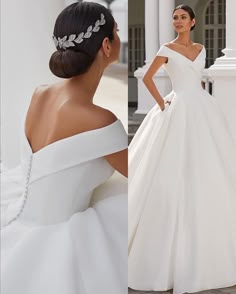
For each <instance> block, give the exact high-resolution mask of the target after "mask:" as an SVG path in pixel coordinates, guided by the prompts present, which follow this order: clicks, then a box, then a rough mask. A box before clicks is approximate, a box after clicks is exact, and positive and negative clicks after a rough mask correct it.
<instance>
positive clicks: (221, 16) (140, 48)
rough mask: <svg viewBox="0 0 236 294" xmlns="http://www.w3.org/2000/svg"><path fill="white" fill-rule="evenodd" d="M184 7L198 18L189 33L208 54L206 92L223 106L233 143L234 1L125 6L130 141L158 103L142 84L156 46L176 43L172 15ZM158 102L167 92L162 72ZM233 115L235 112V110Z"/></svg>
mask: <svg viewBox="0 0 236 294" xmlns="http://www.w3.org/2000/svg"><path fill="white" fill-rule="evenodd" d="M183 3H184V4H187V5H189V6H191V7H192V8H193V10H194V11H195V14H196V27H195V29H194V30H193V31H192V32H191V37H192V40H193V41H194V42H198V43H201V44H204V46H205V48H206V52H207V57H206V67H205V70H204V72H203V76H202V81H203V83H204V84H205V89H206V90H207V91H208V92H209V93H210V94H212V95H213V96H214V97H215V98H216V100H217V102H218V103H219V104H220V105H221V106H222V110H223V111H225V114H226V116H227V118H228V120H229V123H230V125H231V126H232V131H233V132H234V134H235V137H236V128H235V127H234V126H236V118H235V114H234V111H233V109H232V106H233V105H234V107H236V99H235V95H232V93H234V92H235V91H236V88H235V87H236V84H235V82H236V37H235V29H236V18H235V16H234V12H235V11H236V1H235V0H185V1H182V0H168V1H163V0H129V3H128V11H129V17H128V20H129V21H128V28H129V66H128V69H129V81H128V83H129V87H128V88H129V140H130V141H131V139H132V138H133V136H134V134H135V132H136V130H137V129H138V127H139V125H140V123H141V121H142V120H143V118H144V117H145V115H146V114H147V112H148V111H149V110H150V109H151V108H152V107H153V105H154V104H155V103H156V102H155V100H154V99H153V98H152V97H151V95H150V94H149V92H148V91H147V89H146V88H145V86H144V84H143V82H142V78H143V76H144V74H145V72H146V70H147V68H148V67H149V65H150V63H151V61H152V60H153V59H154V57H155V55H156V53H157V51H158V50H159V48H160V46H161V45H162V44H164V43H167V42H170V41H171V40H173V39H174V38H175V37H176V34H175V31H174V29H173V27H172V12H173V10H174V8H175V7H176V6H178V5H180V4H183ZM154 80H155V83H156V85H157V86H158V89H159V90H160V93H161V94H162V96H165V95H166V94H167V93H168V92H170V91H171V83H170V80H169V78H168V75H167V73H166V72H165V70H164V69H163V68H161V70H160V71H158V73H157V74H156V75H155V77H154ZM234 109H235V108H234Z"/></svg>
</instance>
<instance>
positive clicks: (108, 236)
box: [1, 2, 127, 294]
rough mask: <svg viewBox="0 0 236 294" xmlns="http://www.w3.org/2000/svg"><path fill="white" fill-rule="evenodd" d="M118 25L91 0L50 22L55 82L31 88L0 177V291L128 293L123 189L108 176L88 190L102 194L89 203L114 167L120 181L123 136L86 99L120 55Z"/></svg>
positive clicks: (103, 111)
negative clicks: (18, 152) (16, 141)
mask: <svg viewBox="0 0 236 294" xmlns="http://www.w3.org/2000/svg"><path fill="white" fill-rule="evenodd" d="M117 31H118V29H117V24H116V23H115V21H114V18H113V17H112V15H111V13H110V11H109V10H108V9H106V8H105V7H104V6H102V5H99V4H97V3H93V2H82V3H75V4H72V5H70V6H68V7H67V8H65V9H64V10H63V11H62V12H61V13H60V15H59V16H58V18H57V20H56V23H55V27H54V32H53V40H54V43H55V46H56V51H55V52H54V53H53V54H52V56H51V59H50V63H49V66H50V69H51V71H52V73H53V74H54V75H56V76H57V77H61V78H63V80H62V81H61V82H59V83H57V84H53V85H46V86H40V87H38V88H37V89H36V90H35V92H34V94H33V97H32V100H31V103H30V106H29V109H28V112H27V115H26V118H25V121H24V125H23V128H22V157H21V165H20V167H19V168H18V169H16V170H14V171H6V172H4V173H3V174H2V177H1V185H2V187H1V192H2V193H1V194H2V195H1V209H2V214H1V216H2V222H1V224H2V230H1V293H2V294H14V293H18V294H32V293H34V294H41V293H57V294H67V293H69V294H93V293H97V294H104V293H111V291H112V293H114V294H121V293H125V292H126V291H127V220H126V216H127V200H126V197H127V194H125V193H124V190H125V189H123V191H122V189H121V188H120V184H119V183H117V182H116V181H115V182H114V181H113V182H110V183H109V185H108V186H107V188H106V186H103V188H102V189H100V193H98V192H97V193H96V195H95V197H96V196H97V197H103V198H104V196H107V197H106V198H105V199H103V200H100V201H97V202H96V204H95V205H94V206H93V207H90V206H89V205H90V200H91V197H92V195H93V197H94V193H93V192H94V190H95V189H96V188H97V187H98V186H100V185H101V184H102V183H105V182H107V180H108V179H109V178H110V177H111V175H112V174H113V172H114V171H115V170H117V171H118V172H120V173H121V174H122V175H123V176H125V177H127V134H126V132H125V130H124V128H123V126H122V124H121V121H120V120H119V119H117V118H116V116H115V115H114V114H113V113H112V112H110V111H109V110H107V109H104V108H101V107H99V106H97V105H95V104H94V103H93V96H94V94H95V92H96V89H97V87H98V85H99V82H100V79H101V77H102V75H103V72H104V70H105V68H106V67H107V66H108V65H109V64H111V63H113V62H114V61H116V60H118V56H119V50H120V40H119V37H118V34H117ZM16 171H17V172H16ZM111 183H113V184H114V185H112V186H111ZM120 183H121V184H122V183H125V181H123V179H122V176H121V182H120ZM118 186H119V187H118ZM117 187H118V188H117ZM122 192H123V193H122ZM101 193H105V194H106V195H100V194H101ZM108 196H109V197H108ZM111 289H112V290H111Z"/></svg>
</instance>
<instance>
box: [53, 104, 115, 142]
mask: <svg viewBox="0 0 236 294" xmlns="http://www.w3.org/2000/svg"><path fill="white" fill-rule="evenodd" d="M116 120H117V117H116V116H115V115H114V113H112V112H111V111H110V110H108V109H105V108H102V107H99V106H97V105H94V104H92V105H81V104H80V105H79V104H73V103H68V104H64V105H63V107H62V108H61V109H60V111H59V112H58V126H59V129H63V130H64V132H65V134H64V135H63V136H65V137H66V136H68V134H69V135H71V134H72V135H73V134H77V133H82V132H87V131H90V130H96V129H100V128H103V127H106V126H108V125H110V124H112V123H113V122H115V121H116ZM60 126H61V127H60Z"/></svg>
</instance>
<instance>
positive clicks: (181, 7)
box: [172, 4, 195, 31]
mask: <svg viewBox="0 0 236 294" xmlns="http://www.w3.org/2000/svg"><path fill="white" fill-rule="evenodd" d="M178 9H183V10H185V11H186V12H188V14H189V16H190V18H191V20H193V19H194V18H195V13H194V11H193V9H192V8H191V7H190V6H188V5H186V4H181V5H178V6H177V7H176V8H175V9H174V11H173V13H172V15H173V14H174V12H175V11H176V10H178ZM194 28H195V24H194V25H193V26H192V27H191V31H192V30H194Z"/></svg>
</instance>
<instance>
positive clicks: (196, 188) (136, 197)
mask: <svg viewBox="0 0 236 294" xmlns="http://www.w3.org/2000/svg"><path fill="white" fill-rule="evenodd" d="M195 21H196V20H195V15H194V12H193V10H192V9H191V8H190V7H189V6H187V5H180V6H178V7H177V8H175V10H174V11H173V26H174V29H175V30H176V32H177V34H178V36H177V38H176V39H175V40H173V41H171V42H169V43H167V44H164V45H162V46H161V48H160V50H159V51H158V53H157V56H156V57H155V59H154V60H153V62H152V64H151V66H150V67H149V69H148V70H147V72H146V74H145V76H144V83H145V85H146V87H147V88H148V90H149V91H150V93H151V94H152V96H153V97H154V99H155V100H156V102H157V104H156V105H155V106H154V107H153V108H152V109H151V111H150V112H149V113H148V114H147V116H146V117H145V119H144V121H143V123H142V124H141V126H140V128H139V129H138V131H137V133H136V135H135V137H134V139H133V141H132V142H131V145H130V150H129V282H128V284H129V287H130V288H133V289H138V290H146V291H165V290H169V289H173V292H174V294H181V293H185V292H189V293H192V292H198V291H202V290H206V289H214V288H222V287H229V286H233V285H235V284H236V213H235V211H236V168H235V167H236V144H235V142H234V141H233V139H232V138H233V137H232V134H231V133H230V129H229V127H228V125H227V121H226V119H225V117H224V115H223V113H222V111H221V109H220V107H219V106H218V105H217V103H216V101H215V99H214V97H212V96H211V95H209V94H208V93H207V92H206V91H205V90H204V89H203V88H202V86H201V72H202V70H203V68H204V65H205V57H206V50H205V48H204V46H203V45H201V44H198V43H194V42H193V41H192V40H191V38H190V31H191V30H193V29H194V27H195ZM162 65H164V67H165V68H166V70H167V72H168V74H169V76H170V78H171V82H172V91H171V93H169V94H168V95H167V96H166V97H164V98H162V97H161V95H160V93H159V92H158V89H157V88H156V86H155V84H154V82H153V80H152V77H153V76H154V74H155V73H156V71H157V70H158V69H159V68H160V67H161V66H162ZM222 99H223V98H222Z"/></svg>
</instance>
